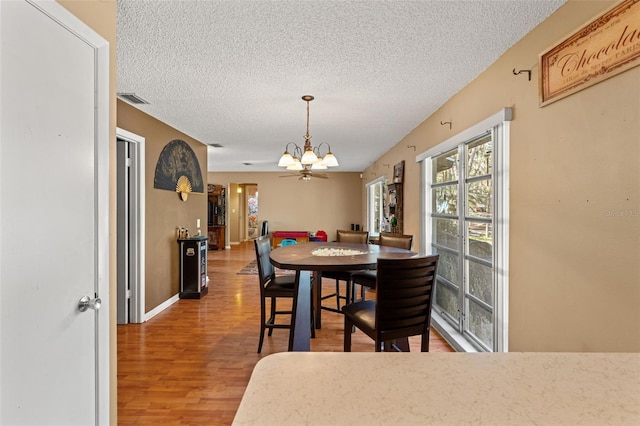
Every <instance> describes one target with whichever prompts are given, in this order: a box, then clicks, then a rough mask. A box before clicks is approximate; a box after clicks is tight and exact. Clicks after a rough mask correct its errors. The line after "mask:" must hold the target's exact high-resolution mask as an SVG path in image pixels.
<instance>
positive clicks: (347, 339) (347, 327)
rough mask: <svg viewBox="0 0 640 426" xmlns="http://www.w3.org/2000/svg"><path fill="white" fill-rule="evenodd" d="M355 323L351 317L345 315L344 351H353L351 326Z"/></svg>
mask: <svg viewBox="0 0 640 426" xmlns="http://www.w3.org/2000/svg"><path fill="white" fill-rule="evenodd" d="M352 327H353V323H352V322H351V321H349V318H348V317H347V316H346V315H345V316H344V351H345V352H351V328H352Z"/></svg>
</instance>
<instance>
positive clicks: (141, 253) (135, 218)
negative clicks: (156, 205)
mask: <svg viewBox="0 0 640 426" xmlns="http://www.w3.org/2000/svg"><path fill="white" fill-rule="evenodd" d="M118 139H122V140H124V141H126V142H127V143H129V147H130V148H132V149H133V150H134V155H133V156H132V158H133V161H134V164H131V170H132V171H133V173H134V179H133V182H131V185H130V186H132V187H133V188H131V189H132V190H133V192H134V194H133V197H131V198H130V199H131V200H132V201H133V205H129V212H130V214H131V215H132V219H130V221H131V222H133V230H134V232H133V234H134V235H130V242H131V243H133V244H134V245H135V246H136V247H135V250H134V254H133V256H130V257H129V259H130V260H131V263H130V266H132V267H133V268H134V270H133V272H132V273H131V274H130V275H133V276H134V277H135V279H134V280H133V282H132V283H131V284H132V285H131V289H130V290H131V294H130V312H129V313H130V316H129V322H130V323H138V324H139V323H143V322H145V321H146V318H145V263H146V261H145V259H146V258H145V138H144V137H142V136H140V135H137V134H135V133H131V132H129V131H127V130H124V129H121V128H119V127H116V143H118V142H117V140H118ZM116 198H119V195H117V196H116ZM118 233H119V230H118ZM118 261H121V259H120V258H119V257H118ZM117 287H119V286H117ZM117 291H120V289H119V288H118V289H117Z"/></svg>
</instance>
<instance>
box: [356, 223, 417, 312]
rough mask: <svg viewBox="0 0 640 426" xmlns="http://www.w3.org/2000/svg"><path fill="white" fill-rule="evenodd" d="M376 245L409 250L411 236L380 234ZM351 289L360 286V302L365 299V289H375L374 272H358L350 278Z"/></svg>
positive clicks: (411, 242)
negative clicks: (351, 282)
mask: <svg viewBox="0 0 640 426" xmlns="http://www.w3.org/2000/svg"><path fill="white" fill-rule="evenodd" d="M378 244H379V245H381V246H386V247H397V248H401V249H405V250H411V246H412V244H413V235H404V234H393V233H390V232H382V233H380V237H379V238H378ZM351 278H352V280H353V287H354V288H355V286H356V285H359V286H360V300H364V299H365V288H369V289H373V290H375V288H376V271H375V270H370V271H358V272H355V273H353V275H352V276H351Z"/></svg>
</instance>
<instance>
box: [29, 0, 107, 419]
mask: <svg viewBox="0 0 640 426" xmlns="http://www.w3.org/2000/svg"><path fill="white" fill-rule="evenodd" d="M27 2H28V3H29V4H30V5H32V6H33V7H35V8H36V9H38V10H40V11H41V12H42V13H44V14H45V15H46V16H48V17H49V18H51V19H52V20H53V21H55V22H57V23H58V24H59V25H61V26H62V27H64V28H65V29H67V30H68V31H69V32H70V33H71V34H74V35H75V36H76V37H78V38H79V39H81V40H83V41H84V42H85V43H87V45H89V46H91V47H92V48H93V49H94V51H95V56H94V58H95V73H96V74H95V99H96V104H95V120H96V121H95V122H96V127H95V141H96V142H95V159H94V161H95V165H96V218H95V220H96V247H95V257H96V294H97V296H98V297H99V298H100V299H101V300H102V306H101V310H100V311H98V312H99V313H96V316H97V324H96V348H97V354H96V358H97V359H96V371H95V372H94V373H95V376H96V382H97V383H96V424H98V425H99V424H103V425H108V424H109V423H110V396H111V394H110V377H111V372H110V370H111V369H110V367H109V366H110V364H111V360H110V330H109V328H110V322H111V321H110V316H109V312H110V309H111V308H110V302H111V300H110V297H111V296H110V278H109V259H110V252H109V246H110V244H109V211H110V210H109V187H110V185H109V146H110V144H109V126H110V120H109V110H110V107H109V105H110V103H109V99H110V98H109V43H108V42H107V41H106V40H105V39H104V38H102V37H101V36H100V35H99V34H98V33H96V32H95V31H94V30H93V29H92V28H90V27H89V26H88V25H87V24H85V23H84V22H82V21H81V20H80V19H78V18H77V17H76V16H75V15H73V14H72V13H71V12H69V11H68V10H67V9H65V8H64V7H63V6H61V5H60V4H58V3H56V2H54V1H34V0H27Z"/></svg>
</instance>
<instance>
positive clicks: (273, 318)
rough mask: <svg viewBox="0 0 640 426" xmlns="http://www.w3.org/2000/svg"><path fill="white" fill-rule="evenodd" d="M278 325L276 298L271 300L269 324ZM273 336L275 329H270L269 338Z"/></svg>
mask: <svg viewBox="0 0 640 426" xmlns="http://www.w3.org/2000/svg"><path fill="white" fill-rule="evenodd" d="M275 323H276V298H275V297H272V298H271V314H270V315H269V324H275ZM272 334H273V327H270V328H269V334H268V335H269V336H271V335H272Z"/></svg>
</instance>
